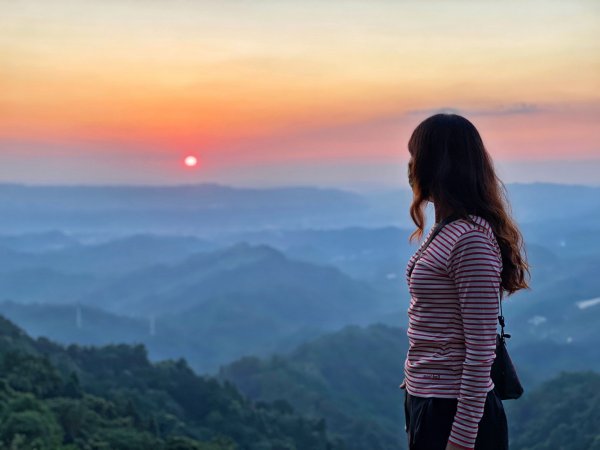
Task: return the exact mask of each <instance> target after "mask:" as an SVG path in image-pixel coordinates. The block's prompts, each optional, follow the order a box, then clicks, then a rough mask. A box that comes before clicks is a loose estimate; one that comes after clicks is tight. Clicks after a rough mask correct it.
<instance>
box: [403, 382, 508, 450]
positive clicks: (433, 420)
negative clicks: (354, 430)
mask: <svg viewBox="0 0 600 450" xmlns="http://www.w3.org/2000/svg"><path fill="white" fill-rule="evenodd" d="M457 404H458V400H457V399H455V398H439V397H430V398H427V397H417V396H415V395H410V394H409V393H408V391H407V390H406V388H404V416H405V418H406V426H405V431H406V432H407V435H408V436H407V437H408V450H445V448H446V444H447V443H448V438H449V437H450V430H451V429H452V422H453V421H454V415H455V414H456V407H457ZM475 450H508V423H507V420H506V414H505V413H504V406H503V405H502V400H500V397H499V396H498V394H497V393H496V390H495V389H492V390H491V391H489V392H488V394H487V397H486V400H485V406H484V410H483V416H482V417H481V421H480V422H479V428H478V432H477V439H476V441H475Z"/></svg>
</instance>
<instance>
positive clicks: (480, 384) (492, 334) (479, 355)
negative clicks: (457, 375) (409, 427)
mask: <svg viewBox="0 0 600 450" xmlns="http://www.w3.org/2000/svg"><path fill="white" fill-rule="evenodd" d="M447 269H448V274H449V276H450V277H451V278H452V279H453V280H454V282H455V285H456V289H457V291H458V298H459V303H460V311H461V316H462V323H463V331H464V338H465V349H466V355H465V360H464V362H463V370H462V375H461V384H460V392H459V397H458V403H457V408H456V414H455V416H454V421H453V423H452V429H451V432H450V437H449V440H450V442H452V443H453V444H455V445H457V446H458V447H460V448H463V449H466V450H473V449H474V448H475V440H476V438H477V431H478V428H479V422H480V420H481V417H482V416H483V411H484V405H485V401H486V398H487V393H488V391H489V384H488V383H489V377H490V372H491V368H492V363H493V362H494V358H495V357H496V352H495V350H496V333H497V328H496V324H497V323H498V313H499V306H498V295H499V292H498V289H499V288H500V282H501V272H502V257H501V256H500V252H499V248H497V244H496V242H495V241H494V240H492V239H491V238H490V237H489V236H488V235H486V234H485V233H484V232H483V231H480V230H477V229H474V230H469V231H466V232H465V233H463V234H462V235H461V236H459V238H458V239H457V241H456V243H455V244H454V245H453V247H452V249H451V250H450V253H449V256H448V260H447Z"/></svg>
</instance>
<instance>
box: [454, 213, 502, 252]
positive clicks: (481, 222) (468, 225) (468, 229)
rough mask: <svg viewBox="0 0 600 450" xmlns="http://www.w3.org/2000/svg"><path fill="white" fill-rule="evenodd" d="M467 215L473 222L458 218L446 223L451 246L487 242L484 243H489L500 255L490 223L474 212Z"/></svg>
mask: <svg viewBox="0 0 600 450" xmlns="http://www.w3.org/2000/svg"><path fill="white" fill-rule="evenodd" d="M469 217H470V218H471V219H472V220H473V222H474V223H472V222H470V221H468V220H466V219H464V218H460V219H457V220H455V221H453V222H451V223H450V224H448V226H449V230H448V231H449V233H450V236H451V246H452V247H462V245H464V244H467V243H472V244H477V243H487V244H486V245H489V244H491V245H492V246H493V247H494V248H495V250H496V252H497V253H498V255H500V254H501V252H500V246H499V245H498V241H497V240H496V235H495V234H494V229H493V228H492V226H491V225H490V223H489V222H488V221H487V220H486V219H485V218H483V217H481V216H478V215H475V214H469Z"/></svg>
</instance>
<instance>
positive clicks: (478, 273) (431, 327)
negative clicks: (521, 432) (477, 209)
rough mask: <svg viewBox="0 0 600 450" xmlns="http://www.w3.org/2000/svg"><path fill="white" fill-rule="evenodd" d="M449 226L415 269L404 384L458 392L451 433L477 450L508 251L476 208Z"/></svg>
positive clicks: (437, 393)
mask: <svg viewBox="0 0 600 450" xmlns="http://www.w3.org/2000/svg"><path fill="white" fill-rule="evenodd" d="M469 216H470V217H471V218H472V219H473V220H474V221H475V222H476V223H477V224H478V225H480V226H475V225H473V224H471V223H469V222H467V221H466V220H465V219H458V220H455V221H453V222H450V223H448V224H447V225H445V226H444V227H443V228H442V230H441V231H440V232H439V233H438V234H437V236H435V238H434V239H433V240H432V241H431V242H430V244H429V246H428V247H427V249H426V250H425V251H424V252H423V254H422V255H421V257H420V258H419V260H418V261H417V264H416V265H415V267H414V269H413V272H412V274H411V276H410V278H409V276H408V273H409V269H410V267H411V266H412V264H413V261H414V260H415V258H416V257H417V256H418V253H419V251H420V250H421V248H422V247H423V246H424V244H425V242H426V241H427V238H428V237H429V236H430V235H431V233H432V232H433V227H432V228H431V229H430V231H429V233H428V234H427V237H426V238H425V239H424V240H423V242H422V243H421V246H420V247H419V249H418V250H417V251H416V252H415V253H414V254H413V255H412V257H411V258H410V260H409V262H408V265H407V267H406V281H407V284H408V287H409V292H410V294H411V299H410V306H409V308H408V318H409V322H408V323H409V325H408V331H407V335H408V341H409V348H408V352H407V355H406V360H405V363H404V375H405V378H404V381H403V382H402V384H401V385H400V387H403V388H405V389H406V390H407V391H408V393H409V394H411V395H415V396H419V397H442V398H457V399H458V404H457V410H456V415H455V417H454V422H453V424H452V431H451V433H450V438H449V440H450V441H451V442H452V443H453V444H455V445H457V446H458V447H460V448H464V449H467V450H473V449H474V447H475V440H476V438H477V431H478V426H479V422H480V420H481V417H482V416H483V410H484V404H485V400H486V396H487V393H488V392H489V391H490V390H492V389H493V388H494V383H493V381H492V379H491V377H490V372H491V367H492V363H493V362H494V358H495V357H496V354H495V349H496V333H497V328H496V326H497V323H498V315H499V306H498V295H499V292H498V289H499V287H500V281H501V277H500V274H501V272H502V256H501V253H500V247H499V246H498V243H497V241H496V238H495V236H494V233H493V230H492V228H491V226H490V224H489V223H488V222H487V221H486V220H485V219H484V218H482V217H480V216H476V215H473V214H469Z"/></svg>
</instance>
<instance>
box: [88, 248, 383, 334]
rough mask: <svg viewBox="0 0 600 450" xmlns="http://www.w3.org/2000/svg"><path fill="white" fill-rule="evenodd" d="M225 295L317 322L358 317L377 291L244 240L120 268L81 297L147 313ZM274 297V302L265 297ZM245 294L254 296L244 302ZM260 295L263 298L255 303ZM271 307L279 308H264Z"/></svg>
mask: <svg viewBox="0 0 600 450" xmlns="http://www.w3.org/2000/svg"><path fill="white" fill-rule="evenodd" d="M225 295H226V296H229V298H230V299H232V298H233V299H234V298H235V297H236V296H239V298H240V300H239V304H238V307H240V308H244V307H245V308H250V307H252V308H254V311H255V312H260V311H264V310H265V308H268V309H269V310H268V311H266V312H268V313H269V314H274V315H275V316H278V317H280V316H281V315H282V314H283V315H287V316H289V318H292V317H295V320H304V319H302V318H301V317H299V316H298V314H302V315H304V316H306V317H307V318H309V319H310V320H313V316H314V315H315V314H318V315H319V318H318V319H317V320H320V321H321V322H325V323H343V322H344V321H347V320H353V319H355V318H361V317H364V315H365V314H368V313H369V312H372V313H375V312H377V311H379V308H380V307H381V302H380V299H379V298H378V296H377V292H376V291H375V290H374V289H373V288H372V287H371V286H370V285H369V284H368V283H364V282H361V281H356V280H354V279H352V278H350V277H348V276H347V275H345V274H343V273H342V272H341V271H339V270H338V269H337V268H335V267H331V266H317V265H315V264H310V263H307V262H303V261H295V260H293V259H290V258H288V257H286V256H285V255H284V254H283V253H281V252H279V251H277V250H275V249H273V248H271V247H269V246H266V245H256V246H252V245H249V244H247V243H238V244H236V245H233V246H231V247H228V248H225V249H220V250H216V251H213V252H204V253H200V254H197V255H193V256H191V257H189V258H186V259H185V260H183V261H182V262H179V263H176V264H171V265H166V264H160V265H153V266H151V267H148V268H144V269H140V270H138V271H134V272H131V273H128V274H126V275H125V276H123V277H121V278H119V279H117V280H116V281H115V282H113V283H109V284H107V285H106V286H104V287H103V288H102V289H99V290H98V291H96V292H93V293H91V294H90V295H88V296H87V297H86V298H85V299H83V302H84V303H86V304H89V305H95V306H101V307H103V308H105V309H108V310H110V311H113V312H117V313H121V314H129V315H137V316H147V315H148V314H155V315H158V314H176V313H184V312H186V311H187V310H190V309H193V310H201V309H202V308H201V307H202V305H203V304H204V303H205V302H207V301H209V300H211V299H215V298H218V297H223V296H225ZM277 295H279V296H280V297H279V300H276V299H275V300H272V299H273V298H274V297H276V296H277ZM247 296H253V297H255V298H256V301H255V302H253V303H245V302H244V300H243V298H245V297H247ZM267 297H270V298H271V299H269V298H267ZM262 298H264V299H265V300H264V301H265V302H267V303H268V304H265V305H262V304H261V299H262ZM273 301H276V304H275V305H274V304H273ZM273 306H278V307H279V308H278V309H277V310H272V308H273ZM248 312H249V311H248ZM290 314H291V315H290ZM294 315H295V316H294Z"/></svg>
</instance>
